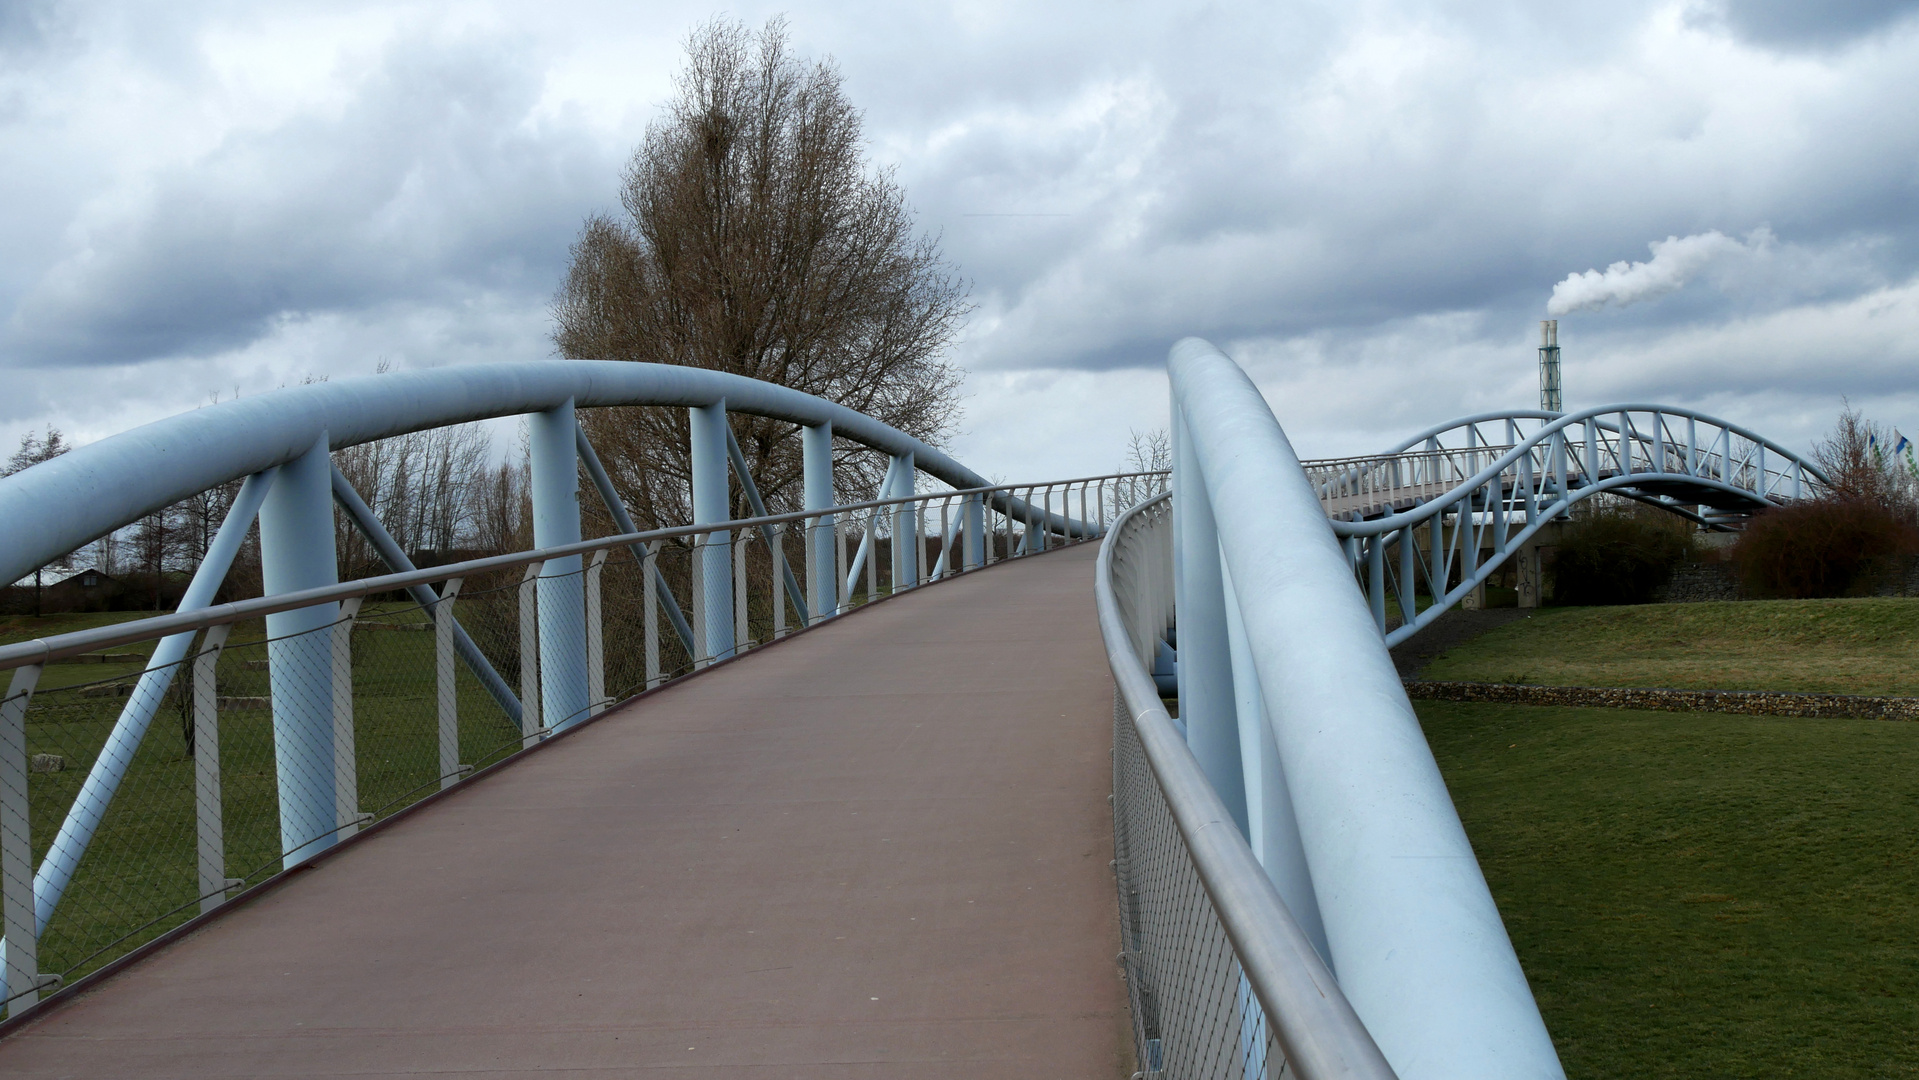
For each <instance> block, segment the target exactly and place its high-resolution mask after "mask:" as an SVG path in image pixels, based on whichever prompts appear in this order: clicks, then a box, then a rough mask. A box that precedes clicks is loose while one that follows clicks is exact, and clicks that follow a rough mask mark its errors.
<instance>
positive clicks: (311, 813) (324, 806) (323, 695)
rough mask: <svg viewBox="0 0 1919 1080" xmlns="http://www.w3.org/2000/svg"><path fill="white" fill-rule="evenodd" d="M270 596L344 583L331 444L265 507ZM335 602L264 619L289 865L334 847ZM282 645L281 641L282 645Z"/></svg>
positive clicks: (283, 476) (294, 470) (285, 478)
mask: <svg viewBox="0 0 1919 1080" xmlns="http://www.w3.org/2000/svg"><path fill="white" fill-rule="evenodd" d="M260 563H261V576H262V578H263V579H264V581H265V585H266V591H267V593H268V594H269V595H271V594H273V593H288V592H298V591H300V590H301V589H318V588H323V587H325V586H327V585H333V584H336V583H338V581H339V567H338V562H337V557H336V555H335V552H334V548H333V462H332V460H331V459H330V458H329V457H328V456H327V437H326V433H325V432H321V433H320V436H319V438H317V439H315V440H314V442H313V443H312V445H310V446H308V447H307V449H306V452H305V453H303V454H301V455H300V456H299V457H297V458H294V459H293V460H292V461H289V462H287V463H286V464H285V465H282V466H280V475H279V477H278V478H277V479H275V480H274V482H273V487H272V488H271V489H269V490H268V491H267V497H266V501H265V502H264V503H262V504H261V506H260ZM339 611H340V605H339V604H337V603H326V604H315V605H313V606H312V607H304V608H296V609H295V610H293V611H282V612H278V613H276V614H273V615H268V616H267V637H268V639H269V641H268V644H267V667H268V669H269V671H270V673H271V676H272V687H273V759H274V765H275V771H276V773H277V774H278V779H279V789H280V850H281V851H282V852H284V853H285V854H284V856H283V859H284V863H283V865H285V866H292V865H294V864H295V863H298V862H300V861H302V860H304V859H306V858H308V857H310V856H312V855H315V854H317V853H319V852H321V851H323V850H325V849H327V848H329V847H332V846H333V843H334V840H335V839H336V836H337V834H336V833H335V831H334V830H335V829H336V828H338V826H339V818H338V816H337V815H336V811H335V808H334V801H333V793H334V780H333V770H334V762H333V640H332V635H331V634H329V633H327V632H326V630H327V628H328V627H330V626H332V625H333V624H334V623H335V622H337V621H338V620H339ZM276 639H277V640H276Z"/></svg>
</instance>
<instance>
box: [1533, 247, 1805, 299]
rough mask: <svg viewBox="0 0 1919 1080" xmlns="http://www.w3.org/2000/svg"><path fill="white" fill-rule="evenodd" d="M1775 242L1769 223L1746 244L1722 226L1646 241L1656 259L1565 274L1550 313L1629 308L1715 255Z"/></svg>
mask: <svg viewBox="0 0 1919 1080" xmlns="http://www.w3.org/2000/svg"><path fill="white" fill-rule="evenodd" d="M1771 243H1772V232H1771V231H1770V230H1768V229H1766V228H1764V227H1761V228H1759V229H1755V230H1753V232H1752V234H1751V235H1750V236H1748V237H1747V238H1746V242H1745V243H1740V242H1739V241H1737V240H1734V239H1733V238H1732V237H1730V236H1727V235H1726V234H1725V233H1722V232H1720V231H1719V230H1717V229H1714V230H1712V231H1711V232H1703V233H1698V234H1696V235H1693V236H1668V237H1666V238H1665V239H1664V240H1654V241H1653V242H1652V243H1650V244H1648V245H1646V246H1647V247H1650V248H1651V249H1652V258H1651V260H1649V261H1647V262H1636V263H1628V262H1626V261H1625V260H1623V259H1622V260H1620V261H1619V262H1616V263H1614V264H1612V265H1611V266H1608V267H1607V268H1606V269H1605V270H1603V271H1600V270H1588V271H1586V272H1585V273H1583V274H1568V275H1566V280H1564V281H1562V282H1560V283H1559V284H1557V285H1554V286H1553V297H1552V299H1551V300H1549V301H1547V303H1546V314H1548V315H1551V316H1553V317H1555V318H1557V317H1558V316H1561V315H1566V314H1570V313H1572V312H1575V311H1584V310H1586V309H1588V308H1596V307H1603V306H1604V305H1606V304H1615V305H1618V306H1620V307H1624V306H1626V305H1627V304H1630V303H1633V302H1634V301H1638V300H1650V299H1652V298H1653V297H1655V296H1664V295H1666V294H1667V293H1669V292H1676V291H1677V290H1679V289H1680V288H1681V287H1682V286H1684V285H1685V284H1686V282H1688V281H1690V280H1692V277H1693V275H1695V274H1697V273H1699V271H1700V270H1703V269H1704V268H1705V267H1706V265H1707V264H1708V263H1711V262H1712V261H1714V260H1715V259H1719V258H1721V257H1723V256H1727V255H1747V254H1751V253H1753V252H1756V251H1759V250H1761V249H1763V248H1766V247H1768V246H1770V245H1771Z"/></svg>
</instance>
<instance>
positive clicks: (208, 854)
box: [193, 623, 235, 915]
mask: <svg viewBox="0 0 1919 1080" xmlns="http://www.w3.org/2000/svg"><path fill="white" fill-rule="evenodd" d="M232 631H233V624H232V623H221V624H220V625H218V626H209V627H207V632H206V637H205V638H204V639H202V641H201V642H200V652H199V655H197V656H195V657H194V658H193V832H194V841H195V843H194V854H195V858H194V862H195V863H196V864H197V865H198V867H199V871H200V873H199V878H200V914H202V915H205V914H206V913H207V912H209V911H212V910H213V909H214V908H217V907H219V906H220V905H221V904H224V903H226V899H227V889H228V888H229V887H231V886H232V885H233V884H234V881H235V879H229V878H228V877H227V842H226V826H225V824H224V821H225V814H224V808H223V805H222V801H221V800H222V796H221V788H220V696H219V695H220V682H219V680H220V674H219V671H220V651H221V650H222V649H224V648H225V647H226V643H227V635H228V634H229V633H231V632H232Z"/></svg>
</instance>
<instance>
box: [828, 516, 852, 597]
mask: <svg viewBox="0 0 1919 1080" xmlns="http://www.w3.org/2000/svg"><path fill="white" fill-rule="evenodd" d="M833 552H834V571H835V572H834V574H833V591H834V592H835V593H837V594H838V596H839V602H838V603H836V604H834V605H833V611H834V614H838V615H844V614H845V613H846V610H847V609H848V608H850V607H852V606H853V583H852V582H851V581H850V580H848V573H847V568H846V515H844V514H835V515H833Z"/></svg>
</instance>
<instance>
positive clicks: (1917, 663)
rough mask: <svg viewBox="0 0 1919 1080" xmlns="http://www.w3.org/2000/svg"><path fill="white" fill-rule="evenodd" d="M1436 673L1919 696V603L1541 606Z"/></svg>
mask: <svg viewBox="0 0 1919 1080" xmlns="http://www.w3.org/2000/svg"><path fill="white" fill-rule="evenodd" d="M1423 674H1424V677H1426V678H1428V679H1451V680H1461V681H1468V682H1505V683H1533V684H1538V685H1545V686H1655V687H1673V688H1679V689H1696V690H1789V691H1814V692H1823V693H1838V694H1887V695H1919V600H1908V599H1858V600H1765V601H1741V602H1737V603H1732V602H1728V603H1711V604H1651V605H1645V606H1640V607H1604V608H1544V609H1541V610H1540V611H1538V612H1536V613H1535V614H1533V615H1532V617H1531V618H1526V619H1520V620H1518V621H1517V622H1514V623H1511V624H1509V625H1507V626H1503V627H1501V628H1499V629H1497V630H1493V631H1491V632H1489V633H1486V634H1483V635H1481V636H1480V637H1478V638H1475V639H1473V640H1472V641H1470V642H1467V643H1466V644H1464V645H1461V646H1459V647H1458V648H1455V649H1453V650H1451V651H1449V652H1447V653H1446V654H1445V655H1444V656H1441V657H1439V658H1438V659H1436V660H1434V661H1433V662H1432V663H1430V664H1428V665H1427V667H1426V668H1425V670H1424V672H1423Z"/></svg>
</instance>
